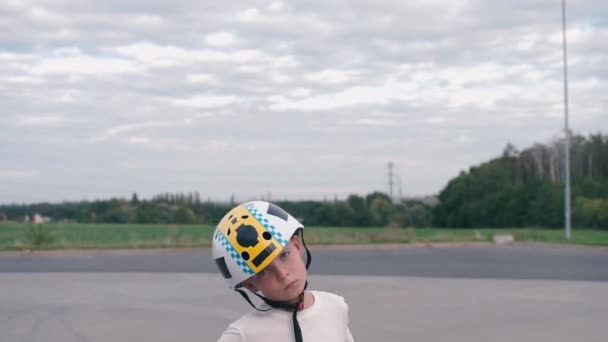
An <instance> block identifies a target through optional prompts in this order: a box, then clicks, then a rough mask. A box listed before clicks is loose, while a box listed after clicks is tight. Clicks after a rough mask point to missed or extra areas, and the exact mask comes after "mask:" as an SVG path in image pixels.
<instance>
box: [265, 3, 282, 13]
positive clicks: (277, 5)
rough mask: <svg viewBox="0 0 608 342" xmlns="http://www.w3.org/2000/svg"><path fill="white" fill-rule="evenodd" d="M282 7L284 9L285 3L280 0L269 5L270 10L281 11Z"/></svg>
mask: <svg viewBox="0 0 608 342" xmlns="http://www.w3.org/2000/svg"><path fill="white" fill-rule="evenodd" d="M281 9H283V3H282V2H280V1H274V2H272V3H271V4H270V5H268V10H269V11H280V10H281Z"/></svg>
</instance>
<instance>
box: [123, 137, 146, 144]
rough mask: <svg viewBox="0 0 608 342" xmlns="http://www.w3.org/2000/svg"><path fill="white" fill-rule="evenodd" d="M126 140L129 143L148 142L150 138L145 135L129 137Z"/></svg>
mask: <svg viewBox="0 0 608 342" xmlns="http://www.w3.org/2000/svg"><path fill="white" fill-rule="evenodd" d="M128 141H129V143H131V144H147V143H149V142H150V139H149V138H146V137H130V138H129V139H128Z"/></svg>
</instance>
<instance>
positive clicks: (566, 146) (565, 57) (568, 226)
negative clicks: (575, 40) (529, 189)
mask: <svg viewBox="0 0 608 342" xmlns="http://www.w3.org/2000/svg"><path fill="white" fill-rule="evenodd" d="M562 38H563V44H562V46H563V61H564V130H565V134H566V143H565V144H564V149H565V155H566V158H565V159H566V160H565V165H564V169H565V171H566V172H565V179H564V183H565V184H566V189H565V191H564V206H565V214H564V216H565V221H566V222H565V230H566V232H565V233H566V240H570V236H571V218H570V128H569V127H568V53H567V47H566V0H562Z"/></svg>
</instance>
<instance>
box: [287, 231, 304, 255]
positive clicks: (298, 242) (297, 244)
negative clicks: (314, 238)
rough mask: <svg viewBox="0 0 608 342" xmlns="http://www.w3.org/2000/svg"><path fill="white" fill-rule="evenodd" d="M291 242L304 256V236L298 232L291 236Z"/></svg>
mask: <svg viewBox="0 0 608 342" xmlns="http://www.w3.org/2000/svg"><path fill="white" fill-rule="evenodd" d="M290 242H291V243H293V246H294V247H295V248H296V250H297V251H298V253H299V254H300V256H301V257H304V246H303V245H302V238H300V236H299V235H298V234H295V235H294V236H292V237H291V241H290Z"/></svg>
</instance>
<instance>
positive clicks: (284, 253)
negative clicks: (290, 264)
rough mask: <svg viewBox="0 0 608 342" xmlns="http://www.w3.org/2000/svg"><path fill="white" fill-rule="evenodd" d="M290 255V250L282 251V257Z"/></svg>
mask: <svg viewBox="0 0 608 342" xmlns="http://www.w3.org/2000/svg"><path fill="white" fill-rule="evenodd" d="M288 256H289V252H283V253H281V257H283V258H286V257H288Z"/></svg>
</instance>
